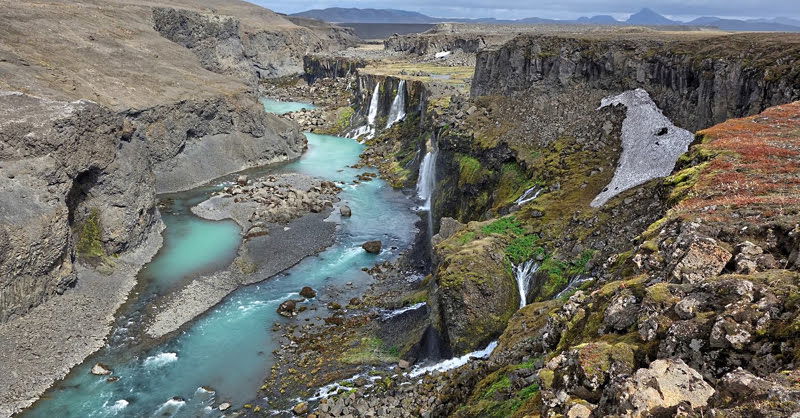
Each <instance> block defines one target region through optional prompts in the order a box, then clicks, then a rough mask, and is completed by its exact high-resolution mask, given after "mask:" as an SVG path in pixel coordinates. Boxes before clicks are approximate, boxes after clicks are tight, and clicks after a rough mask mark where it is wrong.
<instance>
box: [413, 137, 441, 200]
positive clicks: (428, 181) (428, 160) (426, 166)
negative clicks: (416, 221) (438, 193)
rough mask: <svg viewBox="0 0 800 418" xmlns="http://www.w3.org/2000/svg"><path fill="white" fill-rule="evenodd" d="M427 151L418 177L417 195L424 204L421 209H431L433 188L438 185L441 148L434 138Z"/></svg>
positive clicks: (428, 144) (427, 146) (427, 145)
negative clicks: (437, 175) (438, 164)
mask: <svg viewBox="0 0 800 418" xmlns="http://www.w3.org/2000/svg"><path fill="white" fill-rule="evenodd" d="M426 148H427V152H426V153H425V157H424V158H423V159H422V164H420V165H419V176H418V177H417V196H418V197H419V199H420V200H422V201H423V202H424V203H423V206H420V210H427V211H430V210H431V199H432V197H433V189H434V188H435V187H436V157H437V155H438V153H439V150H438V149H436V145H435V144H434V143H433V140H431V141H429V142H428V143H427V144H426Z"/></svg>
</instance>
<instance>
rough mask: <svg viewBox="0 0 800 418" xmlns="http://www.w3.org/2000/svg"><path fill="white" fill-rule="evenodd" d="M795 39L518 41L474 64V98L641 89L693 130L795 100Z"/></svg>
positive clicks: (798, 75)
mask: <svg viewBox="0 0 800 418" xmlns="http://www.w3.org/2000/svg"><path fill="white" fill-rule="evenodd" d="M798 51H800V36H798V35H790V34H773V35H769V36H767V35H756V34H737V35H726V36H721V37H717V38H713V39H710V40H709V39H703V40H697V41H675V40H671V41H656V40H630V39H600V40H596V39H594V40H592V39H588V38H587V39H583V38H564V37H558V36H520V37H517V38H515V39H514V40H512V41H510V42H508V43H506V44H504V45H503V46H500V47H496V48H489V49H486V50H484V51H481V52H480V53H479V54H478V57H477V64H476V69H475V76H474V79H473V83H472V92H471V94H472V96H473V97H475V96H483V95H492V94H510V93H521V92H524V91H526V90H528V89H529V88H530V87H531V86H533V85H539V84H545V83H547V84H551V85H554V86H571V85H578V86H581V85H583V86H585V87H586V88H596V89H603V90H609V91H624V90H630V89H634V88H637V87H641V88H644V89H645V90H647V91H648V93H650V95H651V96H652V97H653V99H654V101H655V102H656V103H657V104H658V106H659V107H660V108H661V109H662V110H663V111H664V113H665V115H667V116H668V117H670V118H671V119H672V120H673V121H674V122H675V124H677V125H678V126H681V127H683V128H685V129H689V130H697V129H701V128H704V127H708V126H711V125H713V124H715V123H719V122H722V121H724V120H727V119H729V118H732V117H741V116H745V115H751V114H754V113H758V112H760V111H762V110H763V109H765V108H767V107H769V106H773V105H777V104H782V103H787V102H791V101H793V100H797V99H798V98H800V71H798V70H797V68H798V61H800V58H799V57H800V55H798Z"/></svg>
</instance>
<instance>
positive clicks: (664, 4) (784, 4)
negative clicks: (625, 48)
mask: <svg viewBox="0 0 800 418" xmlns="http://www.w3.org/2000/svg"><path fill="white" fill-rule="evenodd" d="M249 1H251V2H253V3H256V4H260V5H262V6H264V7H267V8H269V9H272V10H275V11H278V12H283V13H295V12H299V11H303V10H308V9H322V8H326V7H358V8H376V9H403V10H411V11H418V12H421V13H425V14H428V15H431V16H436V17H496V18H504V19H509V18H511V19H515V18H522V17H534V16H535V17H545V18H564V19H572V18H576V17H578V16H588V15H595V14H611V15H614V16H617V17H625V18H626V17H627V16H628V15H629V14H631V13H634V12H636V11H638V10H639V9H641V8H642V7H649V8H651V9H653V10H656V11H657V12H659V13H661V14H664V15H668V16H686V17H690V16H720V17H774V16H790V17H800V7H798V3H797V0H771V1H764V0H654V1H650V2H647V3H643V2H641V1H635V0H605V1H598V0H559V1H549V2H536V1H530V0H441V1H438V2H436V3H435V5H431V2H430V1H429V0H405V1H403V2H397V1H388V0H293V1H291V2H287V1H285V0H249Z"/></svg>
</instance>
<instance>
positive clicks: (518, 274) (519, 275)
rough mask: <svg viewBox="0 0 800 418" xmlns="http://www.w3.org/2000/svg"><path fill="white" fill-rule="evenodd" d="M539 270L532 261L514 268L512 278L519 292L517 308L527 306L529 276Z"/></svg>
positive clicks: (529, 286)
mask: <svg viewBox="0 0 800 418" xmlns="http://www.w3.org/2000/svg"><path fill="white" fill-rule="evenodd" d="M537 270H539V264H538V263H536V262H535V261H533V260H529V261H526V262H524V263H520V264H517V265H516V266H514V278H515V279H516V280H517V289H518V290H519V307H520V309H522V308H524V307H525V305H527V304H528V291H529V290H530V288H531V276H533V274H534V273H536V271H537Z"/></svg>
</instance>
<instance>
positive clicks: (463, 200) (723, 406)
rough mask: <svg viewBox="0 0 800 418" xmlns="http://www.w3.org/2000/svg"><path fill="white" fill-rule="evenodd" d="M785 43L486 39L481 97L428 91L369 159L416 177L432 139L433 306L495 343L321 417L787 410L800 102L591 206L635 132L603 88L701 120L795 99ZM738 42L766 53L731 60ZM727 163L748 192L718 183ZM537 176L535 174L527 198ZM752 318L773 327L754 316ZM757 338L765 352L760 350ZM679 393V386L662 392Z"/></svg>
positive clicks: (355, 396) (441, 318)
mask: <svg viewBox="0 0 800 418" xmlns="http://www.w3.org/2000/svg"><path fill="white" fill-rule="evenodd" d="M777 40H779V41H780V42H775V44H773V45H768V44H767V41H768V39H767V37H762V36H759V35H753V36H749V35H735V36H730V37H725V38H724V39H715V41H719V42H709V41H706V42H684V41H670V42H661V41H632V40H608V41H606V40H600V41H590V40H585V39H582V38H580V37H578V38H577V39H565V38H563V37H529V38H528V37H521V38H518V39H516V40H514V41H512V42H510V43H508V44H506V45H504V46H502V47H499V48H496V49H490V50H487V51H484V52H482V53H480V54H479V57H478V68H477V70H476V74H475V79H474V81H473V84H472V86H473V88H472V96H473V97H472V98H471V99H470V100H465V99H459V98H457V97H456V98H451V99H449V100H437V99H436V98H429V100H428V104H427V106H426V107H425V108H424V110H423V111H422V114H416V113H412V112H409V117H408V118H407V119H406V122H405V123H402V124H400V125H398V126H397V127H395V128H393V129H392V130H389V131H386V132H383V133H382V134H380V135H378V136H377V137H376V139H375V140H374V141H370V142H368V144H369V146H370V149H369V150H368V151H367V152H366V153H365V156H366V157H367V159H368V161H377V162H379V166H381V167H382V170H381V171H382V173H383V174H384V175H389V176H390V178H392V177H391V176H392V175H393V170H389V169H387V168H388V167H392V166H394V167H400V168H402V169H404V170H405V171H406V173H405V174H406V175H405V176H399V177H398V178H399V179H401V180H400V181H398V182H396V185H398V186H401V185H405V186H406V187H409V186H410V185H411V184H413V182H411V181H409V180H408V179H409V178H413V176H414V175H415V174H414V173H415V171H416V170H417V168H416V167H417V166H418V164H419V162H420V159H419V158H416V157H415V156H414V153H415V152H418V151H416V150H419V146H418V144H419V142H421V141H420V139H421V138H422V139H425V138H436V140H437V144H438V147H439V157H438V159H437V167H438V168H437V175H436V178H437V184H436V198H435V199H434V213H435V214H436V216H435V217H436V218H439V217H448V216H449V217H455V218H457V219H459V220H461V221H462V222H463V224H461V223H459V222H456V221H453V220H447V221H445V220H442V221H441V225H442V227H441V230H440V231H439V233H440V234H439V236H438V237H436V239H435V242H436V246H435V249H434V258H433V262H434V265H433V271H432V275H431V277H430V278H429V279H427V280H426V283H427V285H428V287H427V296H426V300H427V303H428V306H429V309H430V311H429V321H431V323H432V324H434V325H435V326H436V327H437V328H438V330H439V331H440V333H441V334H442V335H443V336H444V339H445V342H446V343H448V344H449V345H450V346H451V348H452V349H453V351H454V354H456V355H457V354H460V353H465V352H469V351H472V350H476V349H482V348H484V347H485V346H486V344H487V343H488V342H489V341H491V340H493V339H495V338H497V337H498V336H499V337H500V340H499V345H498V346H497V349H495V351H494V352H493V353H492V355H491V357H490V358H489V359H488V361H485V362H481V361H476V362H474V363H472V364H469V365H467V366H465V367H463V368H461V369H459V370H457V371H455V372H452V373H443V374H441V375H438V376H429V377H426V378H424V379H421V380H420V379H410V378H408V377H403V376H402V375H398V376H397V377H396V379H397V380H395V381H390V382H381V384H379V385H375V386H373V387H369V388H356V389H353V390H351V391H350V392H348V393H349V394H348V395H345V396H334V397H332V398H331V399H328V400H323V401H322V404H321V405H320V406H319V409H317V410H316V413H317V414H319V415H320V416H336V414H337V413H339V412H344V413H351V414H354V415H357V416H358V415H364V414H369V413H370V411H384V413H387V414H390V413H393V412H397V413H404V412H410V413H411V414H412V415H423V416H424V415H426V414H431V415H433V416H444V415H450V414H453V415H455V416H526V415H533V416H537V415H540V414H541V415H548V416H549V415H558V414H563V415H569V416H590V415H592V414H600V415H606V414H621V415H626V416H628V415H630V416H638V415H647V414H653V413H667V414H672V413H677V412H680V411H687V412H688V411H690V410H691V409H692V408H698V409H695V411H703V412H702V413H705V412H709V413H713V411H714V410H715V409H714V408H717V409H716V410H718V411H725V412H726V413H730V414H733V416H747V414H748V413H750V412H751V411H756V410H764V411H771V413H774V414H777V416H788V414H789V413H790V412H791V411H792V410H793V409H795V408H796V407H797V404H796V402H797V399H800V398H797V394H798V393H800V392H799V391H798V389H797V387H796V383H793V382H794V380H793V379H795V378H794V377H793V376H796V373H797V371H796V365H795V363H794V357H795V351H794V350H795V348H796V345H797V341H796V338H790V337H789V338H787V337H786V336H787V335H788V334H787V332H788V331H787V329H786V328H785V327H786V326H787V325H788V324H790V323H792V321H793V319H791V318H794V317H795V316H796V315H797V314H798V311H797V309H796V304H795V303H794V302H793V300H794V299H793V298H794V297H795V296H791V295H794V294H795V293H796V288H795V287H796V286H795V285H796V283H795V284H791V283H794V282H795V281H796V280H797V268H798V267H800V265H798V264H797V262H796V261H793V260H795V259H796V257H797V254H798V251H800V249H798V247H797V245H798V241H797V232H796V225H794V226H792V221H790V219H791V218H792V217H793V216H797V207H796V193H797V190H796V188H795V187H794V183H793V182H789V183H782V182H783V181H784V180H781V179H782V178H783V176H784V175H789V176H791V175H796V173H797V172H798V168H797V165H796V150H795V147H796V144H795V142H796V141H797V140H798V139H797V133H796V131H793V130H794V129H796V126H797V122H796V114H795V116H794V118H795V119H792V117H793V116H792V113H793V112H794V111H795V109H796V106H795V105H787V106H777V107H775V108H772V109H769V110H767V112H765V114H763V115H761V116H756V117H751V118H746V119H744V120H742V121H731V122H728V123H727V124H722V125H719V126H718V127H715V128H712V129H709V130H707V131H701V132H700V134H699V136H698V141H696V145H695V147H693V148H692V151H691V152H690V153H688V154H687V155H684V156H682V157H681V158H679V159H678V161H677V163H676V164H675V169H674V172H673V174H672V175H671V176H668V177H666V178H656V179H653V180H650V181H646V182H644V183H642V184H639V185H638V186H636V187H633V188H631V189H630V190H627V191H625V192H623V193H621V194H619V195H617V196H615V197H613V198H611V199H610V200H609V201H608V202H607V203H605V204H601V205H598V206H599V207H596V208H594V207H592V206H590V203H591V202H592V201H593V200H594V199H595V198H596V197H597V196H598V195H600V194H601V193H602V192H603V191H604V189H605V188H606V186H607V185H608V184H609V183H610V182H611V179H612V177H613V175H614V172H615V169H616V168H617V162H618V160H619V159H620V155H621V152H622V145H623V141H622V139H621V135H622V134H623V120H624V119H625V117H626V111H625V107H624V106H613V107H607V108H603V109H598V108H599V107H600V105H601V100H602V99H605V98H612V97H613V96H614V95H616V94H619V93H621V92H623V91H626V90H629V89H632V88H635V87H641V88H643V89H644V90H645V91H647V92H648V93H649V94H650V96H652V98H653V100H654V101H655V103H656V104H657V105H658V106H659V107H661V110H663V112H664V115H666V116H667V117H668V118H669V119H671V121H672V122H673V123H674V124H675V125H677V127H678V128H686V129H689V130H698V129H701V128H707V127H709V126H711V125H713V124H715V123H717V122H721V121H725V120H726V119H728V118H730V117H735V116H745V115H753V114H756V113H758V112H760V111H762V110H764V109H765V108H767V107H769V106H771V105H776V104H781V103H786V102H789V101H791V100H794V99H796V98H797V97H798V96H797V92H798V87H800V86H799V85H798V79H797V78H796V73H795V72H794V67H793V66H791V65H789V66H783V63H786V62H792V60H794V59H796V56H797V55H796V53H795V52H792V51H796V49H794V48H796V45H797V43H796V37H787V38H785V39H784V38H782V35H778V36H777ZM714 45H717V46H714ZM754 46H755V47H754ZM679 47H680V49H678V51H680V54H676V49H673V48H679ZM753 47H754V48H755V49H754V50H751V49H749V48H753ZM761 47H763V48H761ZM726 48H727V50H726ZM759 48H761V49H759ZM540 50H541V51H540ZM559 51H560V52H559ZM744 51H750V52H754V53H755V55H754V56H753V57H752V59H750V58H747V59H744V58H742V56H744V55H740V56H738V57H737V55H736V54H745V55H746V53H745V52H744ZM770 63H774V65H773V64H770ZM765 65H766V66H765ZM637 75H638V78H637ZM363 90H364V89H362V91H363ZM508 93H511V94H510V95H509V97H501V96H500V95H501V94H508ZM792 120H794V122H790V121H792ZM643 122H650V121H649V120H648V121H643ZM665 126H667V132H671V130H672V129H674V127H671V125H665ZM652 128H653V134H652V135H654V137H658V136H659V135H663V134H659V132H662V131H663V129H662V128H664V126H661V125H658V126H653V127H652ZM759 132H763V136H762V135H761V134H759ZM790 132H794V133H790ZM743 135H744V136H743ZM778 137H780V138H782V139H781V140H777V139H774V141H773V140H770V139H769V138H778ZM642 140H649V136H648V137H643V139H642ZM775 141H777V142H775ZM677 145H678V144H676V146H677ZM683 146H684V147H685V144H684V145H683ZM684 149H685V148H684ZM756 149H758V151H755V150H756ZM404 150H405V151H404ZM737 155H740V156H743V159H737V157H735V156H737ZM409 157H410V158H409ZM415 162H416V165H414V163H415ZM773 164H778V165H780V167H781V169H780V170H779V172H774V173H771V172H770V170H769V169H768V168H767V167H769V166H770V165H773ZM734 170H735V172H734ZM737 173H738V174H737ZM789 173H791V174H789ZM407 174H410V176H408V175H407ZM745 176H746V177H745ZM731 178H736V179H737V180H738V181H737V182H736V183H734V186H730V187H734V188H736V193H741V195H736V196H735V197H734V196H727V195H726V193H725V192H724V191H721V190H719V187H722V186H721V185H720V184H725V182H727V181H729V180H728V179H731ZM730 181H732V180H730ZM719 182H722V183H719ZM770 184H772V185H773V186H769V185H770ZM778 184H781V186H778ZM509 189H510V190H509ZM528 190H540V192H538V193H536V195H537V197H536V198H535V199H532V200H530V201H528V202H526V204H524V205H517V204H515V200H517V199H518V198H519V197H520V196H522V195H523V193H525V192H526V191H528ZM706 200H707V201H708V203H705V201H706ZM778 201H780V202H782V203H780V204H778V203H777V202H778ZM771 205H773V206H771ZM774 205H778V206H779V207H780V208H781V209H780V210H775V209H774V208H775V207H776V206H774ZM770 208H773V209H770ZM766 213H771V214H772V215H767V217H764V216H765V214H766ZM506 214H508V215H506ZM503 215H506V216H503ZM730 216H733V219H736V221H735V225H730V226H726V225H725V224H726V219H729V218H728V217H730ZM770 216H772V217H773V218H770ZM795 223H796V222H795ZM437 224H438V222H437ZM792 228H794V230H793V229H792ZM437 229H438V228H437ZM748 231H750V232H748ZM527 260H534V261H535V262H536V263H537V264H538V270H537V271H536V273H535V274H533V275H532V279H531V283H530V290H529V294H528V300H529V302H533V303H532V304H531V305H530V306H527V307H525V308H523V309H521V310H520V311H519V312H516V311H517V309H518V308H519V305H518V302H519V293H518V288H517V286H516V284H515V283H514V281H513V275H512V270H511V266H512V265H515V264H517V263H520V262H524V261H527ZM773 261H774V262H773ZM768 277H771V278H773V279H768ZM770 280H775V281H774V282H770ZM571 283H573V284H574V286H573V285H571ZM565 288H569V289H570V290H569V291H568V292H566V293H563V292H562V290H563V289H565ZM725 289H727V290H725ZM665 292H666V293H665ZM715 295H729V297H728V296H715ZM734 295H737V296H734ZM773 297H776V298H777V300H776V299H774V298H773ZM726 298H727V299H726ZM736 301H738V302H736ZM747 301H752V303H758V304H759V305H758V306H760V307H761V308H755V307H754V306H753V305H747V304H748V303H749V302H747ZM730 303H734V305H730ZM733 306H736V307H735V308H734V307H733ZM747 306H751V308H752V309H757V310H759V312H764V310H769V309H771V308H767V306H771V307H773V308H774V309H776V312H778V311H780V312H781V314H779V315H778V316H769V318H770V319H767V318H766V317H764V316H763V313H756V312H755V311H753V310H752V309H751V308H748V307H747ZM686 309H688V310H686ZM515 312H516V313H515ZM736 315H742V316H736ZM756 318H762V319H761V321H762V322H760V323H761V324H762V325H763V324H766V323H767V322H768V323H769V325H763V326H762V327H760V328H759V330H760V331H756V330H755V328H753V327H757V326H756V325H754V324H756V323H757V322H758V320H757V319H756ZM764 321H767V322H764ZM709 332H710V333H711V335H710V337H709ZM759 350H762V351H759ZM759 352H762V353H765V354H766V355H767V359H766V360H764V361H765V362H766V363H769V367H763V365H761V363H760V362H761V360H759V364H760V365H761V366H751V365H749V363H748V361H751V360H752V361H756V357H757V356H758V354H757V353H759ZM409 354H410V353H409ZM404 358H406V359H408V360H410V361H412V362H413V361H414V360H418V359H417V358H414V357H413V356H410V357H404ZM748 359H751V360H748ZM740 366H741V367H743V368H744V370H742V369H739V370H737V369H736V368H737V367H740ZM649 379H650V380H649ZM405 382H410V383H411V385H405V384H402V383H405ZM673 385H674V386H673ZM675 386H678V387H681V388H683V387H687V386H691V387H694V388H695V389H696V390H694V391H686V390H684V389H673V388H674V387H675ZM745 388H746V389H745ZM672 390H674V391H675V392H670V393H674V395H675V397H676V398H677V399H679V401H674V400H673V399H672V398H670V397H660V396H655V395H653V391H655V392H658V391H672ZM751 391H755V393H758V395H754V394H753V392H751ZM748 392H750V393H748ZM434 393H435V394H437V395H436V396H434V395H433V394H434ZM662 393H664V392H662ZM742 395H745V396H742ZM739 396H742V397H741V398H737V397H739ZM401 411H404V412H401Z"/></svg>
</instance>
